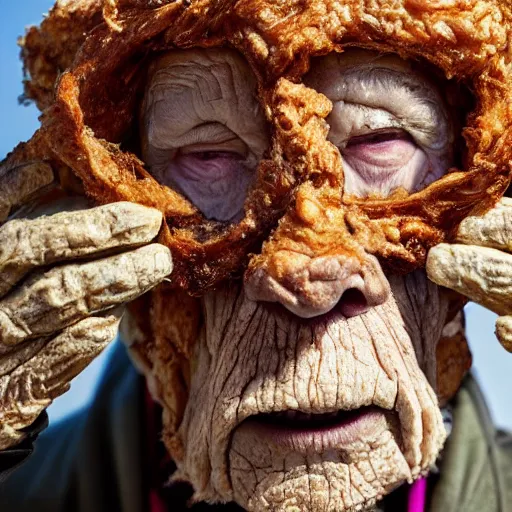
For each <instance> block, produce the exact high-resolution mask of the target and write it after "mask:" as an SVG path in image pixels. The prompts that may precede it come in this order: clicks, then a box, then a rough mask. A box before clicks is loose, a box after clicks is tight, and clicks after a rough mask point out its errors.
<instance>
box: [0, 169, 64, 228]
mask: <svg viewBox="0 0 512 512" xmlns="http://www.w3.org/2000/svg"><path fill="white" fill-rule="evenodd" d="M53 180H54V177H53V171H52V168H51V167H50V166H49V165H48V164H46V163H44V162H31V163H28V164H23V165H18V166H16V167H12V168H8V167H2V168H1V169H0V222H3V221H4V220H6V219H7V217H8V216H9V212H10V211H11V208H12V207H13V206H17V205H19V204H22V203H23V202H24V201H26V200H27V199H28V198H29V197H30V196H32V195H33V194H34V193H36V192H37V191H38V190H41V189H43V188H44V187H46V186H48V185H50V183H52V182H53Z"/></svg>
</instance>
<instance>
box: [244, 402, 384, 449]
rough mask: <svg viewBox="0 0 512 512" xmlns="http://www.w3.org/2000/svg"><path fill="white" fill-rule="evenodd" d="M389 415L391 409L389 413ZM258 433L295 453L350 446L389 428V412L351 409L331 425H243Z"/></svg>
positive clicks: (248, 422) (261, 421)
mask: <svg viewBox="0 0 512 512" xmlns="http://www.w3.org/2000/svg"><path fill="white" fill-rule="evenodd" d="M388 414H389V412H388ZM241 427H243V429H244V430H245V429H250V430H253V431H255V433H256V432H257V433H258V437H260V436H261V437H263V438H265V439H266V440H267V441H269V442H272V443H273V444H274V445H277V446H281V447H282V448H286V449H290V450H293V451H295V452H300V453H306V452H311V451H314V452H316V453H319V452H323V451H325V450H329V449H335V448H338V449H340V448H341V449H344V448H345V449H348V448H350V447H351V446H353V445H354V444H355V443H361V442H371V441H372V440H373V439H376V438H378V437H379V436H380V435H381V434H382V433H383V432H384V431H385V430H388V422H387V419H386V412H385V411H383V410H382V409H379V408H377V407H367V408H363V409H360V410H358V411H349V412H348V413H347V415H346V416H344V415H342V416H341V417H340V419H339V421H337V422H334V423H330V424H329V425H328V426H321V425H318V426H317V425H314V424H312V425H311V426H310V427H308V426H304V424H302V425H298V426H297V427H295V426H293V425H290V421H287V422H286V423H284V424H280V423H279V422H278V421H276V420H273V421H265V420H264V419H258V418H257V417H255V418H250V419H248V420H246V421H245V422H244V424H243V425H241Z"/></svg>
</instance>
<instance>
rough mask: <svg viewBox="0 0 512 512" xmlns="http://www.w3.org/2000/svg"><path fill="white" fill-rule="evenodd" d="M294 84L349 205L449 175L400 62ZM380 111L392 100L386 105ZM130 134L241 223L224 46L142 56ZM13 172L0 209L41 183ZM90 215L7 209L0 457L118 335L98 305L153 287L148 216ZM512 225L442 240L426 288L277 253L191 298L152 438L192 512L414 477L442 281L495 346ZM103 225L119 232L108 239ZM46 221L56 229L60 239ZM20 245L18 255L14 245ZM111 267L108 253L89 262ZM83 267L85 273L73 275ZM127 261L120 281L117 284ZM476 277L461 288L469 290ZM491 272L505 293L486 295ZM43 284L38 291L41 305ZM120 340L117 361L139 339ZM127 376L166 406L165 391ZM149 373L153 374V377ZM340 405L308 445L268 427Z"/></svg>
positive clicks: (422, 95)
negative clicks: (178, 380) (485, 312)
mask: <svg viewBox="0 0 512 512" xmlns="http://www.w3.org/2000/svg"><path fill="white" fill-rule="evenodd" d="M306 81H307V82H308V84H309V85H310V86H311V87H313V88H316V89H317V90H319V91H320V92H322V93H324V94H326V95H327V96H328V97H329V99H331V100H332V101H333V104H334V109H333V111H332V113H331V115H330V117H329V118H328V122H329V124H330V126H331V131H330V135H329V138H330V140H331V141H332V142H333V143H334V144H335V145H336V146H337V147H338V148H339V150H340V153H341V155H342V158H343V161H344V171H345V180H346V187H345V191H346V193H347V194H352V195H357V196H360V197H366V196H369V195H373V194H378V195H381V196H382V195H384V196H385V195H388V194H389V193H393V192H394V191H396V190H397V189H399V188H401V189H405V190H406V191H415V190H419V189H421V188H423V187H425V186H427V185H428V184H429V183H431V182H432V181H434V180H436V179H437V178H439V177H440V176H441V175H442V174H443V173H445V172H446V170H447V169H448V167H449V166H450V164H451V161H452V158H453V154H452V143H453V140H454V127H453V124H454V123H453V122H452V121H453V120H452V119H451V118H450V111H449V107H448V106H447V105H445V104H444V102H443V95H442V90H440V89H438V87H437V85H435V84H434V83H432V82H430V81H429V79H428V78H427V77H426V76H425V74H424V73H422V72H421V71H418V70H416V69H413V68H412V67H411V66H410V65H409V64H407V63H405V62H403V61H401V60H400V59H399V58H398V57H394V56H384V57H376V56H375V55H374V54H371V53H369V52H361V51H354V52H347V53H346V54H344V55H342V56H336V57H335V56H327V57H325V58H322V59H318V61H317V62H316V63H315V65H314V66H313V68H312V70H311V72H310V74H309V75H308V77H306ZM362 91H363V92H364V94H363V93H362ZM391 97H398V98H400V101H398V102H396V105H395V102H393V104H392V105H390V103H389V99H390V98H391ZM177 121H179V122H177ZM141 122H142V130H141V131H142V135H143V137H142V148H143V157H144V159H145V161H146V162H147V164H148V167H149V169H150V171H151V172H152V173H153V174H154V176H155V177H157V178H158V179H159V180H160V181H161V182H163V183H166V184H168V185H170V186H173V187H175V188H176V189H178V190H179V191H181V192H182V193H183V194H185V195H186V196H187V197H188V198H189V199H190V200H191V201H192V202H193V203H194V204H195V205H196V206H197V207H198V208H199V209H200V210H201V211H202V212H203V213H204V214H205V216H206V217H208V218H213V219H217V220H222V221H233V220H236V219H238V218H239V217H240V215H241V210H242V207H243V201H244V198H245V195H246V191H247V190H248V188H249V187H250V186H251V184H252V180H253V177H254V171H255V168H256V165H257V162H258V160H259V159H260V158H261V157H262V155H263V154H264V152H265V150H266V149H267V146H268V140H269V134H268V133H267V132H266V125H265V121H264V114H263V112H262V111H261V109H260V107H259V103H258V101H257V99H256V97H255V81H254V80H253V78H252V75H251V74H250V72H249V69H248V67H247V64H246V63H245V62H244V61H243V60H242V59H241V57H239V56H238V55H237V54H235V53H233V52H230V51H227V50H210V51H206V50H190V51H183V52H176V53H172V54H168V55H165V56H163V57H160V58H159V59H158V60H157V61H155V63H154V65H153V68H152V70H151V74H150V76H149V81H148V85H147V88H146V96H145V99H144V103H143V108H142V113H141ZM27 173H28V175H29V176H32V174H31V173H30V172H29V170H27V169H26V168H25V167H20V168H16V169H2V171H1V172H0V191H6V192H5V193H3V195H2V197H1V199H2V201H0V206H2V207H3V206H4V205H5V207H3V210H0V214H1V213H2V211H5V215H4V216H7V214H8V213H9V210H10V209H11V208H12V207H16V206H17V205H18V204H21V203H23V202H26V200H27V198H29V197H31V195H32V194H33V193H34V192H36V191H37V190H38V189H39V188H41V187H43V186H46V185H48V183H49V182H51V181H52V175H51V172H50V173H48V176H47V178H48V179H46V180H43V181H44V182H43V183H40V182H35V181H34V182H31V181H30V180H28V181H27V179H26V175H27ZM33 175H34V176H36V173H35V172H34V173H33ZM41 175H44V173H43V174H42V173H41V172H39V173H38V174H37V176H41ZM13 183H14V184H16V183H17V184H18V186H16V185H14V186H13ZM22 183H23V186H24V187H25V189H30V190H24V189H23V187H20V184H22ZM16 194H18V196H17V195H16ZM119 204H120V205H122V203H119ZM55 208H56V209H57V210H58V209H64V210H66V209H67V207H66V206H61V207H58V206H56V207H55ZM101 208H103V209H101ZM101 208H92V209H89V210H83V211H80V212H73V213H71V212H69V211H64V212H63V213H60V214H58V215H60V217H59V216H55V215H54V216H50V217H42V218H41V219H36V220H33V221H32V220H26V219H23V212H21V213H20V215H19V217H20V219H18V220H15V219H11V220H10V221H8V222H7V223H6V224H4V226H2V227H1V228H0V239H1V240H2V244H1V245H0V247H1V248H2V249H3V248H4V247H5V248H8V250H7V251H6V252H5V254H0V273H1V274H0V275H1V279H0V286H3V288H2V289H0V294H2V298H1V299H0V322H4V323H2V324H0V326H1V329H0V332H1V333H2V334H1V336H0V354H1V355H2V359H1V360H0V369H2V373H1V374H0V386H1V387H0V389H2V400H3V402H2V408H1V411H0V414H1V415H2V416H0V418H1V422H2V430H1V431H0V446H1V447H2V448H5V447H7V446H11V445H13V444H15V443H16V442H19V440H20V439H22V437H23V433H22V432H21V429H22V428H23V427H24V426H26V425H28V424H30V423H31V422H32V421H34V419H35V418H36V417H37V415H38V413H39V412H40V411H41V410H43V409H44V408H45V407H46V406H47V405H48V404H49V403H50V402H51V400H52V399H53V398H54V397H55V396H57V395H58V394H60V393H62V392H63V391H65V390H66V389H67V387H68V382H69V380H70V379H71V378H72V377H73V376H74V375H75V374H76V373H78V372H79V371H80V370H81V369H82V368H83V367H84V366H85V365H86V364H87V363H88V362H89V361H90V360H91V359H92V358H93V357H94V356H95V355H96V354H97V353H98V352H99V351H100V350H101V348H103V346H105V344H106V343H108V341H109V340H110V339H112V337H113V336H114V334H115V330H116V328H117V324H118V320H119V314H118V313H116V314H109V312H111V311H112V308H113V307H114V306H118V305H119V304H122V303H125V302H127V301H130V300H133V299H134V298H135V297H137V296H138V295H140V294H141V293H144V292H146V291H147V290H149V289H151V288H152V287H154V286H156V285H158V283H160V282H161V281H162V280H163V279H164V278H165V276H167V275H168V274H169V273H170V272H171V269H172V265H171V263H170V259H169V254H168V252H166V250H164V248H163V247H161V246H158V245H156V244H151V245H148V246H147V247H142V248H140V249H135V248H134V247H137V246H140V245H147V244H148V243H150V242H151V240H152V239H153V238H154V236H155V235H156V231H157V230H158V226H159V224H160V221H161V217H160V216H159V215H158V214H156V212H154V211H152V210H147V209H143V208H142V207H141V210H140V212H139V213H138V214H137V213H136V212H135V213H134V212H133V211H131V210H130V206H129V205H124V206H121V208H124V210H123V211H121V212H118V211H116V209H117V208H119V206H116V205H111V206H107V207H101ZM511 210H512V208H511V205H510V202H507V201H503V202H502V204H501V205H500V206H499V208H498V209H497V210H495V211H493V212H491V213H490V214H488V215H487V216H486V217H483V218H482V219H468V220H467V223H464V224H463V226H461V230H460V232H459V238H460V242H461V243H463V244H468V243H469V244H473V245H471V246H469V247H470V248H469V249H467V248H465V247H463V246H459V245H455V246H440V247H439V248H436V249H434V250H433V251H432V253H431V257H430V259H429V265H428V268H427V271H428V273H429V276H430V277H431V278H432V279H434V280H435V281H436V283H437V284H438V285H439V286H438V285H436V284H434V283H432V282H431V281H429V280H428V279H427V273H426V272H425V271H424V270H419V271H416V272H414V273H412V274H409V275H407V276H402V277H394V276H387V275H385V273H384V272H383V270H382V268H381V267H380V264H379V262H378V261H377V260H376V259H375V258H373V257H370V256H369V255H366V256H365V258H364V259H363V260H362V261H355V260H354V259H353V258H351V257H348V256H344V255H343V254H341V255H339V254H337V255H329V256H322V257H319V256H318V255H316V254H299V253H294V252H293V251H290V252H289V253H287V254H286V257H285V258H283V261H282V262H281V265H280V268H279V273H278V276H279V279H276V278H275V277H273V276H270V275H269V274H268V273H265V271H262V272H260V273H259V274H258V273H253V274H250V275H249V274H248V275H247V276H246V278H245V280H244V281H243V282H236V283H228V284H226V285H224V286H223V287H222V288H220V289H218V290H217V291H211V292H208V293H207V294H206V295H205V296H204V297H202V298H201V299H200V301H201V310H202V316H203V322H202V328H201V331H200V334H199V337H198V339H197V342H196V343H195V346H194V351H193V354H192V358H191V368H192V371H191V376H190V392H189V398H188V401H187V403H186V407H185V409H184V415H183V419H182V421H181V424H180V425H179V428H178V429H177V431H176V430H175V428H174V427H173V426H172V425H170V424H169V423H168V422H166V417H168V416H166V415H165V411H164V439H172V440H173V446H176V445H179V446H180V447H181V451H180V453H179V456H177V457H176V462H177V464H178V473H177V475H176V478H183V479H186V480H188V481H190V482H191V483H192V484H193V486H194V488H195V491H196V494H195V496H194V499H195V500H208V501H232V500H235V501H237V502H238V503H239V504H240V505H242V506H243V507H244V508H246V509H248V510H311V511H313V510H315V511H316V510H333V511H334V510H336V511H343V510H345V511H350V510H363V509H366V510H370V509H372V508H373V507H374V506H375V503H376V501H377V500H378V499H380V498H382V496H384V495H385V494H387V493H389V492H391V491H392V490H393V489H394V488H395V487H397V486H398V485H400V484H401V483H403V482H404V481H412V480H413V479H415V478H417V477H418V476H419V475H420V474H423V473H425V472H427V471H428V470H429V469H430V468H431V467H432V465H433V464H434V463H435V460H436V458H437V456H438V454H439V452H440V450H441V447H442V444H443V442H444V439H445V431H444V427H443V424H442V419H441V414H440V410H439V406H438V401H437V397H436V375H437V373H436V357H435V355H436V345H437V343H438V340H439V338H440V336H441V332H442V329H443V326H444V325H445V323H446V322H447V321H448V320H449V318H448V310H449V307H450V299H449V295H448V293H447V292H446V291H445V290H443V288H441V286H449V287H451V288H453V289H456V290H457V291H459V292H461V293H464V294H465V295H468V296H470V297H472V298H474V299H476V300H478V301H479V302H481V303H484V304H486V305H488V306H489V307H491V308H492V309H494V310H496V311H497V312H499V313H500V314H501V315H502V318H501V319H500V321H499V322H500V323H499V325H498V335H499V336H500V337H501V338H500V339H501V341H502V342H503V343H504V345H507V340H509V339H510V332H511V331H512V327H511V322H510V316H507V315H510V314H511V313H512V311H511V310H510V303H511V302H512V301H510V289H511V287H512V283H511V282H510V279H511V278H510V276H511V275H512V272H510V268H511V264H510V258H511V256H510V255H508V254H506V252H507V251H510V248H511V237H510V229H509V227H507V226H510V211H511ZM496 212H498V213H496ZM32 215H37V213H34V212H33V213H32ZM120 219H122V220H123V222H124V223H125V224H123V229H119V230H117V231H116V229H112V228H113V227H116V226H117V227H120V225H119V220H120ZM137 219H141V222H138V220H137ZM142 219H145V220H144V221H142ZM34 223H35V224H34ZM56 226H64V228H62V232H61V233H60V234H58V236H56V235H55V229H56ZM49 233H52V236H50V235H48V234H49ZM475 233H476V235H475ZM18 240H28V243H26V245H21V246H18V245H17V241H18ZM71 242H72V243H71ZM478 245H486V246H490V247H492V249H487V248H485V249H483V248H481V247H478ZM70 247H71V249H70ZM13 248H17V253H19V254H18V255H16V257H15V256H13V254H15V253H16V251H12V249H13ZM4 251H5V249H4ZM489 251H491V252H489ZM111 252H121V254H120V255H117V256H109V257H106V255H107V256H108V255H110V253H111ZM84 255H85V256H87V257H88V258H92V262H89V263H74V262H73V260H75V259H78V258H83V257H84ZM112 258H117V259H112ZM453 258H455V259H456V261H457V262H458V264H457V265H454V264H453V261H454V260H453ZM61 262H65V263H66V265H64V266H57V267H55V268H54V269H52V270H50V271H49V272H47V273H45V274H44V275H41V274H37V273H36V274H33V276H31V277H30V278H29V279H28V280H23V277H24V276H25V275H27V273H29V272H31V271H33V270H34V269H36V268H38V267H39V266H41V265H45V266H48V265H50V266H54V265H56V264H58V263H61ZM497 262H498V263H497ZM459 263H460V264H459ZM127 264H130V265H132V266H133V268H134V269H136V272H135V276H136V277H137V279H134V280H130V279H126V275H123V274H126V273H123V272H119V271H118V269H119V268H125V267H123V266H126V265H127ZM122 265H123V266H122ZM475 268H478V270H479V274H478V276H479V278H478V279H475V280H473V281H471V276H472V275H473V272H472V271H473V270H474V269H475ZM496 269H498V270H499V279H498V280H499V282H500V283H505V284H506V286H505V288H503V286H501V287H500V286H496V285H495V282H496ZM77 276H78V277H77ZM70 279H72V280H73V279H75V280H76V279H78V281H79V282H81V283H83V286H82V287H78V290H79V293H77V294H76V296H73V297H72V299H73V300H72V303H71V305H70V304H68V303H66V300H65V298H66V297H67V295H68V292H69V290H68V289H67V288H66V283H68V282H69V280H70ZM507 279H508V281H507ZM493 280H494V281H493ZM3 283H5V284H3ZM507 286H508V288H507ZM50 288H51V289H52V290H56V293H44V292H45V290H49V289H50ZM40 290H42V291H43V292H42V293H41V292H40ZM503 290H504V291H503ZM100 292H102V293H100ZM33 318H37V319H39V318H42V319H43V321H38V322H33V323H31V320H32V319H33ZM125 318H126V317H125ZM105 319H106V320H105ZM127 321H128V319H127ZM84 322H85V323H84ZM87 322H89V323H87ZM91 322H92V323H91ZM20 326H22V327H21V328H20ZM95 326H96V327H95ZM95 334H96V335H98V336H96V338H98V339H96V338H95V336H94V335H95ZM99 334H101V336H100V335H99ZM127 334H128V336H127V339H126V341H127V342H128V344H129V345H131V347H132V348H133V347H134V346H136V344H137V339H136V338H137V334H138V333H137V332H135V331H133V330H132V331H131V332H128V333H127ZM130 336H131V337H132V338H133V339H130ZM88 343H89V345H87V344H88ZM86 346H93V348H92V349H90V350H85V351H84V350H83V347H86ZM66 351H67V352H66ZM132 353H133V354H134V357H135V358H136V351H134V350H132ZM63 354H65V357H63ZM43 362H45V365H43V364H42V363H43ZM48 362H50V363H51V364H48ZM135 362H136V364H137V365H138V367H139V368H141V369H142V370H143V371H146V373H147V378H148V382H149V383H150V388H151V389H152V391H153V392H154V394H155V398H156V399H158V400H160V401H161V402H163V403H164V406H165V400H163V399H162V396H161V387H162V385H163V384H162V383H164V382H165V377H166V376H165V375H164V374H159V373H156V374H155V373H152V372H151V370H150V369H149V368H148V367H147V366H145V365H144V362H143V361H140V360H136V361H135ZM20 363H21V364H20ZM165 365H166V361H165V360H162V361H161V365H160V366H159V368H161V369H163V370H165ZM41 368H43V370H44V371H43V370H41ZM38 371H39V374H38ZM34 383H35V384H34ZM362 408H364V409H362ZM339 410H343V411H355V412H353V413H351V416H350V419H349V418H348V417H347V416H344V417H345V421H346V423H345V426H344V427H343V428H341V429H340V428H338V429H331V430H329V431H324V432H323V433H318V432H316V433H314V434H313V433H312V431H311V428H310V429H309V431H308V429H305V428H303V429H302V430H301V431H298V430H295V431H294V432H291V433H290V431H289V430H288V431H287V430H285V429H283V428H277V427H276V425H278V426H279V425H281V427H282V426H283V425H289V424H290V423H294V424H302V425H305V424H306V425H307V426H309V427H311V425H312V423H311V421H312V420H313V419H314V417H315V416H314V415H317V418H318V415H320V414H330V413H336V412H337V411H339ZM270 413H282V414H281V415H277V416H273V417H270V419H272V418H273V419H272V421H270V422H269V421H268V420H269V416H263V415H266V414H270ZM305 415H308V416H307V417H306V416H305ZM309 415H313V416H309ZM323 421H329V419H327V420H325V419H324V420H323ZM331 421H332V418H331Z"/></svg>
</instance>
